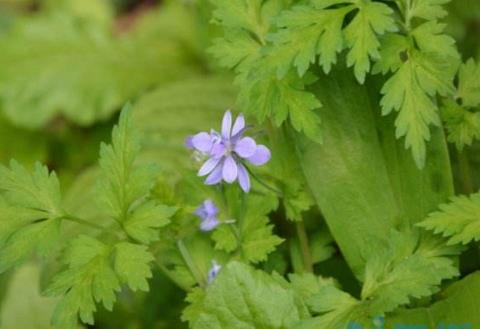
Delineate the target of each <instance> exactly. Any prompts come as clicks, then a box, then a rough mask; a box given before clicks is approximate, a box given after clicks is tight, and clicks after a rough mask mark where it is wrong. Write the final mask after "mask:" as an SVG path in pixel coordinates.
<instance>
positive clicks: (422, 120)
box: [381, 50, 453, 168]
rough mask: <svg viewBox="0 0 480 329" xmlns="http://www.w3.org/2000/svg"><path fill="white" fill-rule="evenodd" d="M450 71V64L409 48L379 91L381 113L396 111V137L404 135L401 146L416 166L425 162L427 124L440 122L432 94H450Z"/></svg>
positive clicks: (429, 54) (451, 79)
mask: <svg viewBox="0 0 480 329" xmlns="http://www.w3.org/2000/svg"><path fill="white" fill-rule="evenodd" d="M451 71H452V65H451V63H450V62H449V61H445V60H444V58H442V57H439V56H437V55H435V54H433V53H423V52H418V51H415V50H413V51H410V52H409V53H408V59H407V60H406V61H405V62H404V63H403V64H402V65H401V66H400V68H399V69H398V71H397V72H396V73H395V74H394V75H393V76H392V77H391V78H390V79H389V80H388V81H387V82H386V83H385V85H384V87H383V88H382V91H381V92H382V94H383V95H384V96H383V98H382V100H381V105H382V108H383V114H384V115H387V114H389V113H391V112H392V111H393V110H395V111H398V112H399V113H398V116H397V119H396V121H395V125H396V135H397V138H400V137H402V136H405V147H406V148H410V149H411V150H412V153H413V157H414V159H415V162H416V163H417V166H418V167H420V168H422V167H423V166H424V165H425V156H426V146H425V144H426V142H428V141H429V140H430V137H431V135H430V128H429V126H430V125H439V124H440V120H439V116H438V109H437V106H436V104H435V102H434V100H433V99H432V96H435V95H436V94H440V95H443V96H446V95H448V94H451V93H452V90H453V86H452V82H453V75H452V73H451Z"/></svg>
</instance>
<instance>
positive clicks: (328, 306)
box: [296, 285, 368, 329]
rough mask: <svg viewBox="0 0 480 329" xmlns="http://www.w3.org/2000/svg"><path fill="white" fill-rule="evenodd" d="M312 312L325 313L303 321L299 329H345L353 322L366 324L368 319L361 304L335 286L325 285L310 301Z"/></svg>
mask: <svg viewBox="0 0 480 329" xmlns="http://www.w3.org/2000/svg"><path fill="white" fill-rule="evenodd" d="M308 306H309V307H310V308H311V309H312V311H314V312H317V313H323V314H322V315H320V316H317V317H314V318H312V319H308V320H305V321H303V322H302V323H301V324H300V325H299V326H297V327H296V328H297V329H314V328H325V329H345V328H347V326H348V325H349V324H350V323H353V322H352V321H355V322H356V323H362V324H365V322H366V320H367V319H368V317H367V315H366V313H364V311H363V310H362V307H361V304H360V302H359V301H358V300H357V299H355V298H353V297H352V296H350V295H349V294H347V293H345V292H343V291H341V290H340V289H338V288H336V287H335V286H333V285H325V286H323V287H321V288H320V289H319V291H318V292H317V293H316V294H315V295H314V296H313V297H311V298H310V299H309V300H308Z"/></svg>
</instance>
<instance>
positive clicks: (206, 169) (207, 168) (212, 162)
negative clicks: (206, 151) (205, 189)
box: [198, 158, 220, 177]
mask: <svg viewBox="0 0 480 329" xmlns="http://www.w3.org/2000/svg"><path fill="white" fill-rule="evenodd" d="M219 162H220V158H210V159H208V160H207V161H205V163H204V164H203V166H202V167H201V168H200V170H199V171H198V176H200V177H201V176H205V175H208V174H209V173H211V172H212V170H213V169H215V167H216V166H217V165H218V163H219Z"/></svg>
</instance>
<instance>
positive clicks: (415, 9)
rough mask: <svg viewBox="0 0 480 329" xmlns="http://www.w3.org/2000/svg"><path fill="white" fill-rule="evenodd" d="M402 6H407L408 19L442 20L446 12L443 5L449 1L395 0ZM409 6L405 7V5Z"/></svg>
mask: <svg viewBox="0 0 480 329" xmlns="http://www.w3.org/2000/svg"><path fill="white" fill-rule="evenodd" d="M396 1H397V2H400V3H401V4H403V5H404V6H407V12H408V15H409V17H419V18H423V19H427V20H432V19H436V18H443V17H445V16H446V15H447V11H446V10H445V9H444V8H443V5H444V4H447V3H449V2H450V1H451V0H413V1H409V0H396ZM407 3H408V4H409V5H406V4H407Z"/></svg>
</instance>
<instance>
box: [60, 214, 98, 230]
mask: <svg viewBox="0 0 480 329" xmlns="http://www.w3.org/2000/svg"><path fill="white" fill-rule="evenodd" d="M62 219H65V220H69V221H71V222H74V223H77V224H81V225H85V226H89V227H92V228H95V229H98V230H102V231H103V230H104V229H105V227H103V226H101V225H98V224H95V223H92V222H89V221H88V220H85V219H82V218H79V217H75V216H72V215H65V216H63V217H62Z"/></svg>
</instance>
